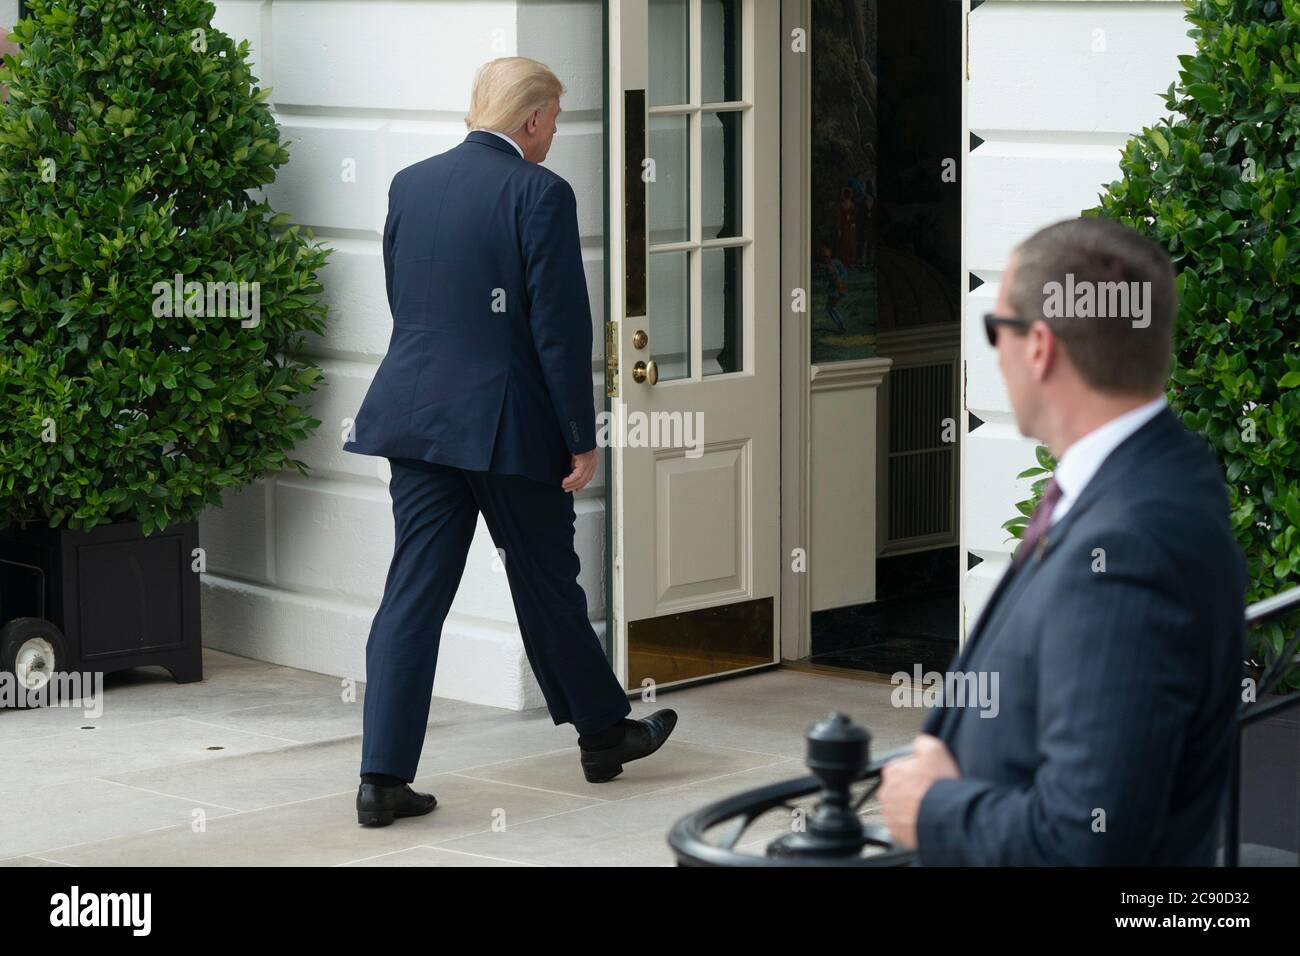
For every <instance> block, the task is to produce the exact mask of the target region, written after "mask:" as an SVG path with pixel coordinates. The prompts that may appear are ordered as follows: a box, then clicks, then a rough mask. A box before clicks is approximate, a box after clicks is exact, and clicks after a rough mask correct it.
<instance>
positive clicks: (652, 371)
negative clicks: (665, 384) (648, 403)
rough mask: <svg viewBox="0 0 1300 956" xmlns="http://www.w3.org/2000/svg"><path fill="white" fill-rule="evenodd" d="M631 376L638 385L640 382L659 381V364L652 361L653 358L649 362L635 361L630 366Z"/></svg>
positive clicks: (653, 383)
mask: <svg viewBox="0 0 1300 956" xmlns="http://www.w3.org/2000/svg"><path fill="white" fill-rule="evenodd" d="M632 378H633V380H634V381H635V382H636V383H637V384H638V385H639V384H641V383H642V382H649V383H650V384H651V385H655V384H657V383H658V381H659V366H658V365H656V364H655V363H654V359H651V360H650V361H649V362H637V363H636V364H635V365H633V366H632Z"/></svg>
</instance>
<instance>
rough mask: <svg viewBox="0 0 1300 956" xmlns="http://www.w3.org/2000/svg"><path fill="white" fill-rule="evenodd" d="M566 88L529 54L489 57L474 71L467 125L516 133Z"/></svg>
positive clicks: (473, 127) (556, 98)
mask: <svg viewBox="0 0 1300 956" xmlns="http://www.w3.org/2000/svg"><path fill="white" fill-rule="evenodd" d="M563 92H564V84H563V83H561V82H560V80H559V78H558V77H557V76H556V75H555V74H554V73H552V72H551V71H550V70H549V69H547V67H546V66H545V64H542V63H538V62H537V61H536V60H530V59H529V58H528V57H526V56H503V57H499V58H497V59H495V60H489V61H488V62H486V63H484V64H483V65H482V66H480V67H479V68H478V72H477V73H476V74H475V75H474V91H473V92H472V93H471V94H470V98H469V113H468V114H467V115H466V116H465V126H466V128H468V129H475V128H481V129H492V130H496V131H497V132H500V133H513V132H514V131H515V130H517V129H519V127H521V126H523V125H524V123H525V122H527V121H528V117H529V116H530V115H532V113H533V111H534V110H539V109H543V108H545V107H546V106H547V105H548V104H549V103H550V102H551V100H558V99H559V98H560V95H561V94H562V93H563Z"/></svg>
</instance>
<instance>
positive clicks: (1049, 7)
mask: <svg viewBox="0 0 1300 956" xmlns="http://www.w3.org/2000/svg"><path fill="white" fill-rule="evenodd" d="M1188 27H1189V25H1188V24H1187V23H1186V22H1185V21H1184V19H1183V5H1182V3H1180V2H1178V0H1119V2H1100V0H1060V2H1052V0H1049V2H1028V0H990V2H988V3H984V4H982V5H981V6H979V7H978V8H977V9H975V10H973V11H971V13H970V16H969V18H968V20H967V30H968V36H967V41H968V50H969V54H968V56H969V63H968V82H967V84H966V123H967V126H968V128H969V129H970V131H971V132H972V133H974V134H975V135H976V136H979V137H980V138H981V139H983V140H984V141H985V142H984V143H983V144H982V145H981V146H979V147H978V148H977V149H976V150H975V151H974V152H971V153H969V154H967V156H966V165H965V169H964V176H965V189H964V202H965V213H964V216H963V222H964V231H965V236H964V238H963V247H964V256H965V263H966V270H967V271H968V272H972V273H974V274H975V275H977V276H978V277H979V278H981V279H983V280H984V283H985V284H984V285H983V286H981V287H980V288H979V289H977V290H975V291H974V292H971V293H969V294H967V295H966V297H965V321H964V326H963V331H962V354H963V356H964V360H965V361H964V364H965V375H966V377H965V381H966V387H965V403H966V409H967V410H968V411H969V412H970V413H971V414H973V415H975V416H977V417H978V418H980V419H982V420H983V421H984V424H983V425H980V426H978V427H977V428H976V430H975V431H973V432H969V431H968V432H967V434H966V445H965V451H964V454H963V455H962V467H963V469H964V474H963V477H962V539H963V544H964V551H965V552H966V553H968V554H973V555H975V556H976V557H978V558H982V559H983V563H981V564H978V565H977V566H976V567H975V568H974V569H972V570H970V571H968V572H967V573H966V575H965V579H964V584H963V589H962V592H963V600H962V603H963V608H964V624H963V633H964V632H965V630H966V629H967V628H969V627H971V626H973V625H974V623H975V618H976V616H977V615H978V614H979V611H980V609H981V608H982V607H983V606H984V603H985V601H986V600H987V599H988V597H989V595H990V593H991V592H992V590H993V588H994V586H995V585H996V584H997V581H998V578H999V577H1001V575H1002V573H1003V571H1004V570H1005V569H1006V566H1007V563H1008V561H1009V558H1010V552H1011V549H1012V546H1013V545H1014V543H1015V542H1014V541H1009V540H1008V539H1007V533H1006V531H1004V530H1003V529H1002V528H1001V524H1002V522H1004V521H1006V520H1007V519H1008V518H1010V517H1012V516H1013V515H1015V514H1016V513H1017V512H1016V510H1015V502H1016V501H1019V500H1021V499H1024V498H1026V497H1028V494H1029V485H1030V483H1031V482H1030V479H1023V480H1021V481H1016V480H1015V476H1016V475H1017V474H1019V473H1020V472H1021V471H1023V470H1024V469H1026V468H1029V467H1031V466H1032V465H1033V464H1034V455H1033V453H1034V448H1035V446H1036V445H1037V442H1034V441H1032V440H1030V439H1026V438H1022V437H1021V436H1020V433H1019V430H1018V429H1017V428H1016V425H1015V419H1014V416H1013V415H1012V413H1011V405H1010V402H1009V400H1008V398H1007V394H1006V390H1005V388H1004V387H1003V384H1002V378H1001V376H1000V374H999V373H998V368H997V355H996V353H995V352H994V351H993V350H992V349H990V348H989V346H988V341H987V340H986V339H985V337H984V326H983V320H982V317H983V315H984V313H986V312H990V311H992V309H993V304H994V302H995V301H996V300H997V295H998V283H999V281H1000V280H1001V277H1002V270H1003V269H1004V268H1005V266H1006V262H1007V258H1008V256H1009V254H1010V252H1011V250H1012V248H1013V247H1014V246H1015V245H1016V244H1017V243H1019V242H1020V241H1022V240H1023V239H1025V238H1028V236H1029V235H1030V234H1032V233H1033V232H1035V231H1036V230H1038V229H1039V228H1041V227H1043V226H1046V225H1049V224H1051V223H1053V222H1056V221H1058V220H1061V219H1067V218H1071V217H1073V216H1077V215H1078V214H1079V213H1080V212H1081V211H1082V210H1083V209H1086V208H1088V207H1091V206H1095V205H1096V204H1097V196H1098V194H1099V193H1100V192H1101V189H1102V187H1103V186H1104V185H1105V184H1107V183H1110V182H1111V181H1113V180H1115V179H1117V178H1118V177H1119V159H1120V152H1121V150H1122V148H1123V146H1124V144H1125V142H1126V141H1127V140H1128V138H1129V136H1131V135H1132V134H1134V133H1137V132H1140V131H1141V129H1142V127H1143V126H1150V125H1151V124H1152V123H1154V122H1155V121H1156V120H1157V119H1159V118H1160V117H1161V116H1163V115H1164V114H1165V112H1166V111H1165V109H1164V103H1163V101H1162V100H1161V99H1159V98H1158V97H1157V94H1163V93H1164V91H1165V90H1166V89H1167V88H1168V86H1169V84H1170V83H1172V82H1174V81H1175V80H1177V78H1178V67H1179V64H1178V59H1177V58H1178V55H1179V54H1182V53H1190V52H1192V51H1193V49H1194V44H1193V42H1192V40H1191V39H1190V38H1189V37H1188V36H1187V30H1188ZM968 425H969V422H968Z"/></svg>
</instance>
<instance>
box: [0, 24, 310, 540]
mask: <svg viewBox="0 0 1300 956" xmlns="http://www.w3.org/2000/svg"><path fill="white" fill-rule="evenodd" d="M27 6H28V9H29V17H28V18H27V19H24V20H21V21H19V22H18V24H17V25H16V26H15V27H14V30H13V34H12V38H13V39H14V40H15V41H16V42H17V43H18V45H19V52H18V53H17V54H15V55H13V56H11V57H8V58H7V59H6V62H5V65H4V66H3V67H2V68H0V83H4V84H7V85H8V87H9V94H10V96H9V100H8V102H7V103H6V104H4V105H3V107H0V343H2V344H0V527H7V526H8V525H9V524H11V523H13V522H27V521H43V522H47V523H48V524H49V525H50V526H51V527H59V526H62V527H67V528H89V527H93V526H95V525H98V524H103V523H107V522H111V521H118V520H137V521H140V522H141V524H142V527H143V530H144V531H145V533H146V534H148V533H150V532H151V531H152V530H154V529H156V528H161V527H164V526H166V525H167V524H169V523H172V522H180V521H186V520H190V519H193V518H194V517H196V516H197V515H198V514H199V513H200V512H201V511H202V510H203V509H204V508H205V507H206V506H207V505H209V504H215V503H217V502H219V501H220V500H221V496H222V494H223V493H224V492H225V491H226V490H228V489H232V488H237V487H240V486H242V485H246V484H248V483H250V482H252V481H253V480H255V479H256V478H258V477H259V476H260V475H262V474H264V473H266V472H268V471H272V470H279V469H282V468H284V467H296V468H298V469H299V470H305V469H304V466H303V465H302V463H300V462H296V461H292V460H290V459H289V458H288V453H289V452H290V451H291V450H292V448H293V446H294V445H295V444H296V443H297V442H299V441H300V440H302V439H303V438H305V437H306V436H307V435H309V434H310V433H311V431H312V429H314V428H315V427H316V426H318V425H319V424H320V423H319V422H318V421H316V420H315V419H313V418H311V417H309V416H308V415H307V414H306V413H305V412H304V411H303V409H302V408H301V407H299V405H298V404H295V401H294V400H295V399H298V398H300V397H302V396H304V395H305V394H306V393H308V392H310V391H312V390H314V388H315V387H316V384H317V382H318V381H319V379H320V370H319V369H318V368H317V367H316V366H315V365H314V364H313V363H311V362H310V361H309V360H307V359H305V358H303V357H302V356H301V354H300V345H301V342H302V339H303V337H304V336H305V334H306V333H309V332H311V333H320V332H322V331H323V329H324V318H325V307H324V304H323V303H322V302H321V301H320V293H321V286H320V284H319V282H318V281H317V271H318V270H319V269H320V268H321V267H322V266H323V265H324V263H325V260H326V255H327V250H324V249H322V248H320V247H319V246H317V245H316V244H315V243H314V242H313V241H311V238H312V237H311V235H310V233H308V234H307V236H306V237H305V238H304V237H303V236H301V235H299V230H298V228H297V227H290V226H289V225H288V221H287V217H286V216H283V215H279V216H277V215H276V214H275V213H274V211H273V210H272V209H271V208H270V207H269V206H268V205H267V203H266V202H265V201H263V200H262V199H260V198H258V197H257V195H256V191H257V190H260V189H261V188H262V187H264V186H266V185H267V184H268V183H270V182H272V181H273V180H274V179H275V171H276V169H277V168H278V167H279V166H281V165H283V164H284V163H285V162H287V161H288V158H289V154H288V152H287V151H286V149H285V148H284V146H283V145H281V143H280V133H279V129H278V127H277V126H276V123H275V120H274V118H273V116H272V114H271V112H270V110H269V109H268V108H267V106H266V100H267V98H268V95H269V92H270V91H269V90H262V89H259V88H258V87H257V81H256V78H255V77H254V76H253V75H252V74H251V73H250V70H249V66H248V62H247V60H248V44H247V42H241V43H239V44H238V45H236V43H235V42H234V41H233V40H232V39H231V38H230V37H229V36H227V35H226V34H224V33H222V32H221V31H219V30H217V29H215V28H214V27H213V26H212V17H213V14H214V13H215V7H214V5H213V4H212V3H211V2H209V0H170V2H168V3H166V4H161V3H158V2H156V0H79V2H76V3H67V2H58V0H31V2H30V3H28V5H27Z"/></svg>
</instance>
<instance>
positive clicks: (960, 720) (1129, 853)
mask: <svg viewBox="0 0 1300 956" xmlns="http://www.w3.org/2000/svg"><path fill="white" fill-rule="evenodd" d="M1176 298H1177V296H1176V292H1175V286H1174V272H1173V267H1172V265H1171V263H1170V261H1169V257H1168V255H1167V254H1166V253H1165V251H1164V250H1163V249H1162V248H1160V247H1159V246H1158V245H1156V244H1155V243H1154V242H1152V241H1150V240H1149V239H1146V238H1145V237H1143V236H1141V235H1139V234H1138V233H1137V232H1135V231H1133V230H1131V229H1129V228H1127V227H1126V226H1123V225H1120V224H1119V223H1116V222H1112V221H1108V220H1103V219H1075V220H1069V221H1066V222H1062V223H1057V224H1056V225H1054V226H1050V227H1048V228H1046V229H1044V230H1042V231H1040V232H1038V233H1037V234H1035V235H1034V236H1032V237H1031V238H1030V239H1028V240H1027V241H1026V242H1025V243H1023V244H1022V245H1021V246H1020V247H1018V248H1017V249H1016V250H1015V252H1014V253H1013V255H1012V257H1011V261H1010V263H1009V264H1008V267H1007V271H1006V273H1005V274H1004V276H1003V278H1002V282H1001V286H1000V289H999V294H998V301H997V305H996V307H995V311H994V312H993V313H992V314H990V315H988V316H985V330H986V333H987V336H988V339H989V343H990V345H993V346H994V347H995V348H996V349H997V352H998V363H999V366H1000V367H1001V370H1002V376H1003V378H1004V380H1005V381H1006V384H1007V392H1008V394H1009V396H1010V399H1011V405H1012V408H1013V410H1014V412H1015V417H1016V421H1017V423H1018V424H1019V426H1020V430H1021V432H1022V433H1023V434H1025V435H1031V436H1033V437H1034V438H1037V439H1039V440H1040V441H1042V442H1044V443H1045V444H1046V445H1047V447H1048V448H1049V450H1050V451H1051V452H1052V454H1053V455H1054V456H1055V457H1056V459H1057V463H1058V464H1057V468H1056V472H1055V475H1054V476H1053V478H1052V480H1051V481H1050V482H1049V483H1048V484H1047V486H1046V488H1045V489H1044V493H1043V499H1042V504H1041V505H1040V506H1039V507H1038V509H1037V510H1036V511H1035V512H1034V515H1033V517H1032V519H1031V520H1030V523H1029V525H1028V526H1027V527H1026V529H1025V532H1024V535H1023V537H1022V540H1021V543H1020V547H1019V548H1018V550H1017V551H1016V554H1015V557H1014V559H1013V561H1012V566H1011V567H1010V568H1009V569H1008V570H1007V572H1006V574H1005V575H1004V576H1003V577H1002V579H1001V581H1000V582H999V584H998V586H997V589H996V590H995V591H994V593H993V595H992V597H991V598H990V599H989V601H988V603H987V605H986V606H985V609H984V611H983V613H982V614H981V615H980V619H979V621H978V622H977V623H976V625H975V627H974V629H973V630H972V631H971V633H970V634H969V636H968V637H967V640H966V645H965V647H963V649H962V651H961V653H960V654H959V655H958V657H957V660H956V661H955V662H954V664H953V666H952V671H951V672H950V673H951V676H952V681H951V685H950V686H951V687H952V689H953V690H954V692H956V691H958V690H959V689H962V692H961V693H953V694H952V695H950V697H951V698H960V697H964V700H963V699H947V698H946V699H945V700H944V701H943V705H942V706H941V707H938V708H936V709H935V710H933V711H931V713H930V714H929V715H928V718H927V720H926V722H925V727H924V730H925V733H924V734H923V735H921V736H920V737H918V738H917V740H916V742H915V744H914V747H913V755H912V756H911V757H909V758H906V759H903V760H900V761H896V762H894V763H891V764H889V765H887V766H886V768H885V771H884V777H883V783H882V785H881V790H880V801H881V805H882V810H883V814H884V818H885V822H886V824H887V826H888V827H889V829H890V831H891V833H892V834H893V835H894V837H895V839H896V840H898V841H899V842H900V843H902V844H903V845H905V846H908V847H915V848H916V849H917V850H918V855H919V858H920V861H921V863H923V864H925V865H945V864H948V865H952V864H956V865H989V864H993V865H998V864H1002V865H1013V866H1041V865H1053V864H1066V865H1147V866H1149V865H1162V866H1171V865H1172V866H1208V865H1211V864H1212V863H1213V862H1214V856H1215V850H1216V847H1217V843H1218V837H1219V825H1220V822H1221V820H1222V809H1223V805H1224V799H1225V797H1226V793H1227V782H1228V775H1229V767H1230V760H1231V754H1232V748H1233V741H1234V738H1235V735H1236V722H1235V714H1236V710H1237V706H1238V704H1239V702H1240V700H1239V696H1238V695H1239V694H1240V692H1241V679H1242V677H1243V665H1242V662H1243V660H1244V659H1245V646H1244V623H1243V612H1244V602H1245V592H1246V572H1245V562H1244V560H1243V558H1242V554H1241V551H1240V549H1239V548H1238V547H1237V544H1236V541H1235V539H1234V537H1233V533H1232V526H1231V523H1230V521H1229V516H1228V498H1227V494H1226V493H1225V489H1224V484H1223V477H1222V475H1221V473H1220V469H1219V465H1218V462H1217V461H1216V460H1215V458H1214V456H1213V454H1212V453H1211V451H1210V449H1209V448H1208V446H1207V445H1206V443H1205V441H1204V440H1202V439H1201V438H1199V437H1197V436H1195V435H1193V434H1192V433H1190V432H1189V431H1188V430H1187V429H1186V428H1184V427H1183V425H1182V423H1181V422H1180V421H1179V420H1178V418H1177V416H1175V415H1174V413H1173V412H1172V411H1171V410H1170V409H1169V408H1168V407H1167V406H1166V404H1165V400H1164V390H1165V382H1166V379H1167V377H1168V374H1169V359H1170V355H1171V353H1172V340H1173V327H1174V318H1175V315H1176V314H1177V302H1176ZM994 677H996V678H997V680H996V683H995V682H994V681H993V680H992V678H994ZM972 678H973V680H972ZM946 686H947V685H946ZM977 687H980V688H985V689H987V688H989V687H991V688H993V689H994V690H995V692H996V693H997V697H998V699H997V700H996V701H990V700H989V699H988V696H987V695H986V694H981V693H972V692H970V691H971V690H973V689H974V688H977ZM976 704H978V705H979V706H975V705H976ZM989 704H991V705H992V706H988V705H989Z"/></svg>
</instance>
